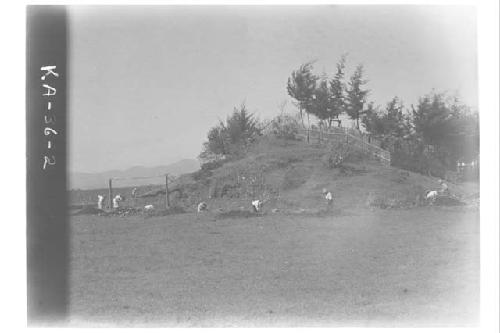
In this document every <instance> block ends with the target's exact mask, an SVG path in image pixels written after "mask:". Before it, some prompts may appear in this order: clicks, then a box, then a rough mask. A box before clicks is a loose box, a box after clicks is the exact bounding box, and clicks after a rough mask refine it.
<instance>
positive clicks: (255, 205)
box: [252, 200, 264, 213]
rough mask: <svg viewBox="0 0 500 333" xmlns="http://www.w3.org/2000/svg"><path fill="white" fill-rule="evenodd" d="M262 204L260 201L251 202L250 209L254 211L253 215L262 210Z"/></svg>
mask: <svg viewBox="0 0 500 333" xmlns="http://www.w3.org/2000/svg"><path fill="white" fill-rule="evenodd" d="M263 204H264V203H263V202H262V201H260V200H253V201H252V208H253V211H254V212H255V213H258V212H260V210H261V209H262V206H263Z"/></svg>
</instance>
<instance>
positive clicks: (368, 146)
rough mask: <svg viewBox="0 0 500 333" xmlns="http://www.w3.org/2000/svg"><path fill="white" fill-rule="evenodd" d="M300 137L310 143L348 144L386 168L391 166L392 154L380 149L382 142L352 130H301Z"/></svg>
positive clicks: (341, 128)
mask: <svg viewBox="0 0 500 333" xmlns="http://www.w3.org/2000/svg"><path fill="white" fill-rule="evenodd" d="M299 135H300V136H301V137H302V138H303V139H304V140H306V141H307V137H308V136H309V143H318V144H324V143H329V142H346V143H349V144H351V145H353V146H354V147H356V148H358V149H360V150H361V151H364V152H368V153H370V154H372V155H373V156H375V157H376V158H378V159H379V160H380V162H381V163H382V164H383V165H385V166H390V165H391V153H390V152H389V151H387V150H385V149H383V148H380V146H379V145H380V142H379V141H378V140H373V139H371V138H370V137H369V136H367V135H364V134H363V133H361V132H359V131H357V130H355V129H350V128H344V127H332V128H329V129H327V130H317V129H311V130H309V131H308V130H307V129H302V130H299Z"/></svg>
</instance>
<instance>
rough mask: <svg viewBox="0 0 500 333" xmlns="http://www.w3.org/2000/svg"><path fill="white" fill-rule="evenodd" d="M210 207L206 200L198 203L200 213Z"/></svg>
mask: <svg viewBox="0 0 500 333" xmlns="http://www.w3.org/2000/svg"><path fill="white" fill-rule="evenodd" d="M207 208H208V205H207V203H206V202H204V201H202V202H200V203H199V204H198V213H201V212H204V211H206V210H207Z"/></svg>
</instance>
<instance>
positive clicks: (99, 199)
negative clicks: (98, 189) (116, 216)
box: [97, 194, 105, 209]
mask: <svg viewBox="0 0 500 333" xmlns="http://www.w3.org/2000/svg"><path fill="white" fill-rule="evenodd" d="M104 198H105V196H104V195H100V194H99V195H98V196H97V208H99V209H102V204H103V202H104Z"/></svg>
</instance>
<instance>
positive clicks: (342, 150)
mask: <svg viewBox="0 0 500 333" xmlns="http://www.w3.org/2000/svg"><path fill="white" fill-rule="evenodd" d="M352 153H353V151H352V148H351V147H350V146H349V145H348V144H346V143H337V144H334V145H333V146H331V147H330V149H329V151H328V152H327V153H326V154H325V155H324V156H323V158H322V162H323V164H324V165H325V166H326V167H327V168H328V169H334V168H338V167H340V166H341V165H342V163H344V162H345V161H346V159H348V158H349V156H350V155H351V154H352Z"/></svg>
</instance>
